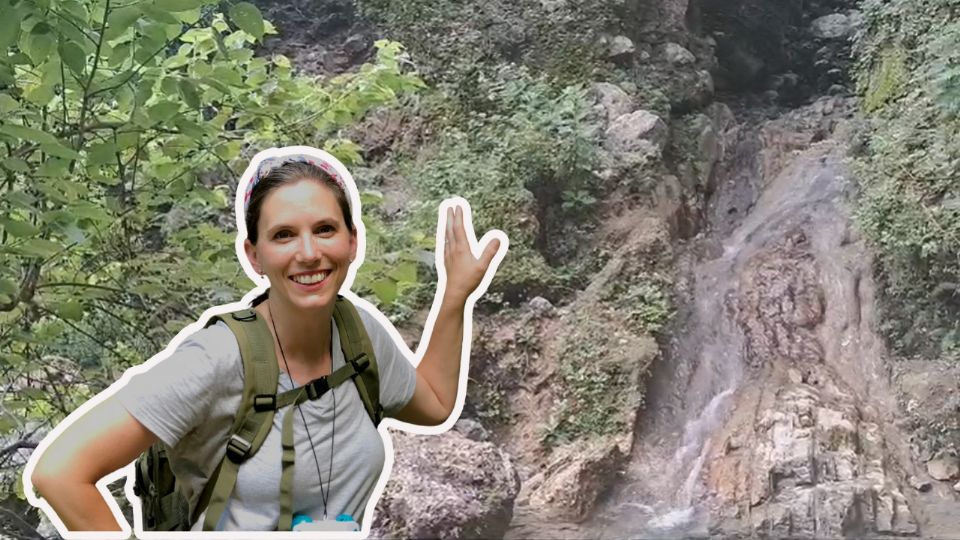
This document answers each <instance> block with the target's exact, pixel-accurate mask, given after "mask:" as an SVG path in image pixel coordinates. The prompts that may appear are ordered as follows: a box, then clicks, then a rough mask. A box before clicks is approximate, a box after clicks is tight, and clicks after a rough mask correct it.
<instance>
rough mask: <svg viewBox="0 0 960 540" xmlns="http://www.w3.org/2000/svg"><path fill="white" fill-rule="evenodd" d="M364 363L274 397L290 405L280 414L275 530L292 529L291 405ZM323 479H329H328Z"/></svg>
mask: <svg viewBox="0 0 960 540" xmlns="http://www.w3.org/2000/svg"><path fill="white" fill-rule="evenodd" d="M358 365H359V366H360V367H359V369H357V368H358ZM368 365H369V362H365V363H362V364H361V363H358V362H353V363H347V364H345V365H343V366H340V368H339V369H337V370H336V371H334V372H333V373H331V374H330V375H328V376H325V377H320V378H319V379H314V380H312V381H310V382H308V383H307V384H305V385H303V386H301V387H299V388H294V389H293V390H287V391H286V392H284V393H282V394H280V395H279V396H277V408H281V407H286V406H288V405H293V406H294V407H289V408H288V409H287V412H286V413H285V414H284V415H283V431H282V435H281V439H280V445H281V448H282V449H283V452H282V456H281V469H280V522H279V524H278V525H277V530H279V531H289V530H292V529H293V470H294V461H295V459H296V455H297V453H296V449H295V448H294V444H293V443H294V441H293V418H294V414H293V411H294V408H295V406H296V405H299V404H301V403H303V402H304V401H306V400H308V399H319V398H320V397H322V396H323V395H324V394H326V393H327V391H329V390H332V389H334V388H336V387H338V386H340V385H341V384H343V383H345V382H347V381H349V380H350V379H354V378H355V377H356V376H357V375H360V374H362V373H363V372H364V371H365V370H366V367H367V366H368ZM327 481H328V482H329V479H328V480H327Z"/></svg>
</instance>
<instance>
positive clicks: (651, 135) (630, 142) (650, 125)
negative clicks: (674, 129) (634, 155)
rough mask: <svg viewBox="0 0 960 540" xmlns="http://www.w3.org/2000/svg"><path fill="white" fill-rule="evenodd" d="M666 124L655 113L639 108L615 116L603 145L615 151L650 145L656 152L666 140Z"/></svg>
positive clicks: (644, 147)
mask: <svg viewBox="0 0 960 540" xmlns="http://www.w3.org/2000/svg"><path fill="white" fill-rule="evenodd" d="M668 134H669V130H668V128H667V124H666V123H665V122H664V121H663V119H661V118H660V117H659V116H657V115H656V114H654V113H652V112H650V111H647V110H644V109H640V110H637V111H634V112H632V113H629V114H623V115H620V116H618V117H617V119H616V120H614V121H613V123H611V124H610V127H609V128H608V129H607V131H606V137H605V141H604V146H605V147H606V148H607V149H608V150H610V151H612V152H617V153H627V152H637V151H646V150H648V149H649V148H650V146H651V145H652V146H653V147H655V148H656V151H657V153H659V152H660V150H661V149H662V148H663V145H664V144H665V143H666V142H667V136H668Z"/></svg>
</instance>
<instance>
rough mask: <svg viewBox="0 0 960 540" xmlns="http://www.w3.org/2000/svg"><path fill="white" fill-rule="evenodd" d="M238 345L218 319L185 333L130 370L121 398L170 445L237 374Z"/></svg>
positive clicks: (207, 409)
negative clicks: (171, 347)
mask: <svg viewBox="0 0 960 540" xmlns="http://www.w3.org/2000/svg"><path fill="white" fill-rule="evenodd" d="M239 359H240V347H239V345H237V340H236V338H235V337H234V335H233V332H231V331H230V329H229V328H228V327H227V326H226V325H225V324H223V323H217V324H215V325H213V326H210V327H208V328H205V329H203V330H200V331H198V332H196V333H194V334H193V335H191V336H189V337H187V338H186V339H185V340H184V341H183V343H181V344H180V346H179V347H177V349H176V350H175V351H174V352H173V353H172V354H171V355H170V356H168V357H167V358H163V359H161V360H159V361H157V362H156V363H155V364H154V365H152V366H150V367H149V368H148V369H146V371H143V372H141V373H138V374H136V375H134V376H132V377H131V378H130V380H129V382H128V383H127V384H126V385H125V386H124V387H122V388H121V389H120V390H118V391H117V397H118V398H119V400H120V403H121V404H122V405H123V406H124V407H125V408H126V409H127V411H129V412H130V414H131V415H132V416H133V417H134V418H136V419H137V420H138V421H139V422H140V423H141V424H143V425H144V427H146V428H147V429H149V430H150V431H151V432H152V433H153V434H154V435H156V436H157V437H159V438H160V440H161V441H163V442H164V444H166V445H168V446H171V447H172V446H175V445H176V444H177V443H178V442H179V441H180V440H181V439H183V437H184V436H185V435H187V434H188V433H189V432H190V431H191V430H193V429H194V428H196V427H197V426H198V425H200V423H201V422H204V421H205V420H206V419H207V418H208V417H209V416H210V414H211V411H212V408H213V405H214V403H215V402H216V400H217V399H218V397H220V398H222V396H223V395H224V394H225V392H227V391H228V387H229V383H230V381H232V380H236V378H237V377H241V376H242V371H243V364H242V362H240V360H239Z"/></svg>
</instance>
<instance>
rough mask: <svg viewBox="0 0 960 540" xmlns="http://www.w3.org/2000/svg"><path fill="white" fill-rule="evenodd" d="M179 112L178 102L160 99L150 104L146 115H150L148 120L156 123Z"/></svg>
mask: <svg viewBox="0 0 960 540" xmlns="http://www.w3.org/2000/svg"><path fill="white" fill-rule="evenodd" d="M178 112H180V104H179V103H174V102H172V101H161V102H160V103H157V104H156V105H153V106H151V107H150V108H149V109H148V111H147V115H148V116H149V117H150V120H153V121H154V122H156V123H161V122H166V121H167V120H170V119H171V118H173V117H174V116H176V115H177V113H178Z"/></svg>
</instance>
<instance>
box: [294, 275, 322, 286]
mask: <svg viewBox="0 0 960 540" xmlns="http://www.w3.org/2000/svg"><path fill="white" fill-rule="evenodd" d="M328 273H329V272H320V273H319V274H309V275H300V276H293V280H294V281H296V282H297V283H301V284H303V285H311V284H313V283H319V282H321V281H323V280H324V279H326V278H327V274H328Z"/></svg>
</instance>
